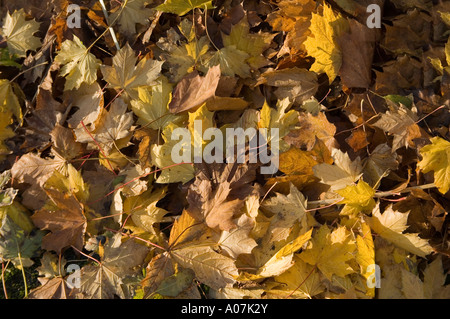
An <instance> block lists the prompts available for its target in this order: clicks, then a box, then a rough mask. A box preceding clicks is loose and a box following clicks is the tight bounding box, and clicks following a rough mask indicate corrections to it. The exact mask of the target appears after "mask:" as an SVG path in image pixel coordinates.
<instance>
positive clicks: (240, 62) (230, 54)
mask: <svg viewBox="0 0 450 319" xmlns="http://www.w3.org/2000/svg"><path fill="white" fill-rule="evenodd" d="M249 57H250V55H249V54H248V53H247V52H244V51H241V50H239V49H237V48H236V46H234V45H229V46H226V47H224V48H222V49H220V50H218V51H216V52H215V53H214V54H213V55H212V56H211V57H210V58H209V59H208V63H207V65H208V66H209V67H213V66H215V65H220V71H221V73H222V74H223V75H226V76H235V75H238V76H240V77H241V78H248V77H250V76H251V73H250V66H249V65H248V64H247V63H246V62H245V61H246V60H247V59H248V58H249Z"/></svg>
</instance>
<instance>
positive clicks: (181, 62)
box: [159, 20, 209, 82]
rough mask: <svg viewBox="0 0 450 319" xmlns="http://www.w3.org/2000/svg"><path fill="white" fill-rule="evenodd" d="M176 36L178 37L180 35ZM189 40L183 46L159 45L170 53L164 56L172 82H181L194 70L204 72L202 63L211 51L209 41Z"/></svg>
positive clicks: (201, 38) (206, 39) (173, 44)
mask: <svg viewBox="0 0 450 319" xmlns="http://www.w3.org/2000/svg"><path fill="white" fill-rule="evenodd" d="M183 21H184V20H183ZM182 23H183V22H182ZM191 27H192V23H191ZM175 36H178V34H176V35H174V37H175ZM194 36H195V35H194ZM187 39H188V42H187V43H183V44H182V45H177V44H176V43H160V44H159V45H160V46H161V47H162V49H163V50H165V51H167V52H168V54H164V56H165V57H166V64H167V65H168V66H169V70H170V73H171V77H170V80H171V81H172V82H178V81H180V80H181V79H182V78H183V77H184V76H185V75H186V74H188V73H191V72H192V71H194V68H195V69H199V70H202V71H203V68H204V67H202V65H201V62H202V60H203V58H204V55H205V54H206V53H207V52H208V50H209V40H208V38H207V37H200V38H199V39H195V40H194V37H192V38H191V37H189V36H188V38H187ZM174 42H175V41H174Z"/></svg>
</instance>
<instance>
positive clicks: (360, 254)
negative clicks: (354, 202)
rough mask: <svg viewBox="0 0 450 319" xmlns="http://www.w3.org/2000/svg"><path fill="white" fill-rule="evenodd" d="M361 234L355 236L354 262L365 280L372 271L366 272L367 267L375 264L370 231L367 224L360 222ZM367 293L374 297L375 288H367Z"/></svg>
mask: <svg viewBox="0 0 450 319" xmlns="http://www.w3.org/2000/svg"><path fill="white" fill-rule="evenodd" d="M361 232H362V236H360V235H358V236H357V237H356V247H357V249H358V250H357V252H356V262H357V263H358V264H359V265H360V266H361V274H362V275H363V277H364V278H365V279H366V280H367V279H368V278H369V277H370V276H372V275H373V272H368V267H369V266H370V265H373V264H375V250H374V244H373V238H372V233H371V230H370V227H369V225H367V224H366V223H362V224H361ZM366 294H367V295H369V296H371V297H375V288H373V287H372V288H369V287H368V288H367V292H366Z"/></svg>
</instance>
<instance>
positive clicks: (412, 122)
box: [373, 103, 422, 152]
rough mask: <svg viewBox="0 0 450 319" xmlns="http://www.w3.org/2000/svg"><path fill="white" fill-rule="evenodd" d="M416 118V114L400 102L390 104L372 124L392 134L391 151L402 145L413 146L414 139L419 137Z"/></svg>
mask: <svg viewBox="0 0 450 319" xmlns="http://www.w3.org/2000/svg"><path fill="white" fill-rule="evenodd" d="M417 120H418V116H417V114H415V113H414V112H413V111H411V110H410V109H408V108H407V107H406V106H404V105H402V104H400V106H398V107H397V106H396V104H394V103H391V104H390V110H388V111H386V113H383V114H381V118H380V119H379V120H378V121H376V122H375V123H374V124H373V125H374V126H376V127H379V128H381V129H382V130H383V131H386V132H388V133H389V134H391V135H393V136H394V140H393V141H392V152H394V151H396V150H397V149H399V148H400V147H402V146H405V147H406V148H408V147H413V148H414V147H415V144H414V141H413V140H414V139H415V138H418V137H421V136H422V134H421V132H420V128H419V126H418V125H417V124H416V122H417Z"/></svg>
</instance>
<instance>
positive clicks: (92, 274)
mask: <svg viewBox="0 0 450 319" xmlns="http://www.w3.org/2000/svg"><path fill="white" fill-rule="evenodd" d="M148 252H149V250H148V248H147V247H146V246H144V245H141V244H138V243H136V242H135V241H133V240H128V241H125V242H122V235H121V234H116V235H115V236H113V237H112V238H110V239H109V240H108V242H107V244H106V245H105V246H104V252H103V256H102V257H101V263H99V264H95V265H87V266H84V267H83V268H82V269H81V274H80V276H81V287H80V291H81V293H82V294H83V296H84V298H86V299H112V298H113V297H114V296H115V295H117V296H118V297H120V298H130V296H131V291H130V287H129V285H127V284H126V279H127V278H129V277H133V276H135V275H137V273H138V270H137V267H138V266H141V265H142V264H143V263H144V259H145V257H146V256H147V254H148Z"/></svg>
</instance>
